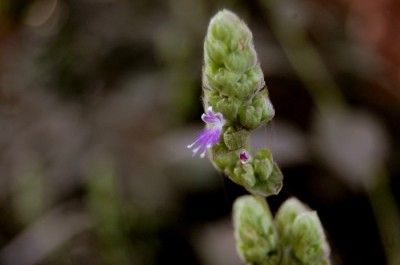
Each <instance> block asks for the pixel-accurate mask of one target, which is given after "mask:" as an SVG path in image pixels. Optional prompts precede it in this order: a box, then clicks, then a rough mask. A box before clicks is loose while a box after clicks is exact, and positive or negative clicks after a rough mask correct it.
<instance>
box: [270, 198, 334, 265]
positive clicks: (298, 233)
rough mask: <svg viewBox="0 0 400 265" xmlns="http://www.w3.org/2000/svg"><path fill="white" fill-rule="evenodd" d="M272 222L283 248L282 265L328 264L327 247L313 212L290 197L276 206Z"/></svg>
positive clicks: (316, 216) (319, 224)
mask: <svg viewBox="0 0 400 265" xmlns="http://www.w3.org/2000/svg"><path fill="white" fill-rule="evenodd" d="M275 223H276V227H277V229H278V233H279V236H280V240H281V244H282V246H283V248H284V249H285V255H284V257H283V260H285V264H291V263H294V264H301V265H303V264H316V265H327V264H330V262H329V246H328V244H327V241H326V238H325V234H324V231H323V228H322V225H321V222H320V220H319V218H318V215H317V213H316V212H315V211H311V210H310V209H309V208H308V207H307V206H306V205H304V204H303V203H301V202H300V201H299V200H298V199H296V198H290V199H288V200H286V201H285V202H284V203H283V204H282V206H281V207H280V208H279V210H278V213H277V214H276V216H275Z"/></svg>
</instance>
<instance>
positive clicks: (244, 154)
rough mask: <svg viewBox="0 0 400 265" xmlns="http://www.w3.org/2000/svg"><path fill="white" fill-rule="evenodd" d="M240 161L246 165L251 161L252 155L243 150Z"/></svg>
mask: <svg viewBox="0 0 400 265" xmlns="http://www.w3.org/2000/svg"><path fill="white" fill-rule="evenodd" d="M239 159H240V162H241V163H242V164H246V163H247V161H249V159H250V155H249V153H247V151H246V150H243V151H241V152H240V153H239Z"/></svg>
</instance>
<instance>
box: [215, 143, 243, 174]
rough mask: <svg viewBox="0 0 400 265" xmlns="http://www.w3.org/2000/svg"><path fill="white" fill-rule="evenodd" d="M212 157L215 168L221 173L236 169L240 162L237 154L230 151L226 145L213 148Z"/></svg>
mask: <svg viewBox="0 0 400 265" xmlns="http://www.w3.org/2000/svg"><path fill="white" fill-rule="evenodd" d="M211 157H212V159H211V161H213V162H214V165H215V167H216V168H218V169H219V170H221V171H225V170H226V169H229V168H234V167H235V165H236V164H237V163H238V161H239V157H238V155H237V153H236V152H232V151H229V150H228V148H227V147H226V145H225V144H224V143H218V144H216V145H214V146H213V147H212V149H211ZM229 172H230V171H229Z"/></svg>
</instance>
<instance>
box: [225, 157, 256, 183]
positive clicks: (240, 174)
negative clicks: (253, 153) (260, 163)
mask: <svg viewBox="0 0 400 265" xmlns="http://www.w3.org/2000/svg"><path fill="white" fill-rule="evenodd" d="M231 176H232V177H231V179H232V180H233V182H235V183H237V184H239V185H242V186H244V187H253V186H254V185H255V184H256V178H255V176H254V170H253V166H252V165H251V164H242V163H240V162H239V163H237V164H236V166H235V168H234V169H233V172H232V174H231Z"/></svg>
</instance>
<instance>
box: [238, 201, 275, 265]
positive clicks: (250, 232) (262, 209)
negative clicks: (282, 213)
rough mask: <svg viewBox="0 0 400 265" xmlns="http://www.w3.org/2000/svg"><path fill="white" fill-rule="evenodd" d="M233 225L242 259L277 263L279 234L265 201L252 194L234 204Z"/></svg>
mask: <svg viewBox="0 0 400 265" xmlns="http://www.w3.org/2000/svg"><path fill="white" fill-rule="evenodd" d="M233 225H234V227H235V240H236V248H237V251H238V253H239V256H240V257H241V258H242V260H244V261H245V262H247V263H249V264H263V265H274V264H278V262H279V260H280V256H281V253H279V241H278V232H277V229H276V228H275V226H274V224H273V219H272V214H271V212H270V211H269V208H268V205H267V204H266V203H265V201H264V200H262V199H259V198H256V197H254V196H251V195H247V196H242V197H241V198H239V199H237V200H236V201H235V203H234V205H233Z"/></svg>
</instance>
